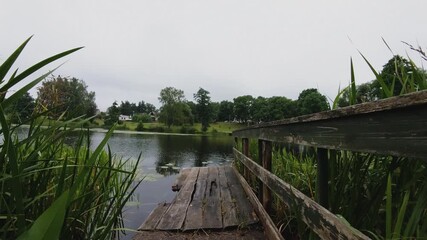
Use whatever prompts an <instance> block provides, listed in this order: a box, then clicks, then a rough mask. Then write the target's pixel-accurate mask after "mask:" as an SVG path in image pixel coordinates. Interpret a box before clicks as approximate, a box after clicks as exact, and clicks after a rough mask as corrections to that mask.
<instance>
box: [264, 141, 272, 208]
mask: <svg viewBox="0 0 427 240" xmlns="http://www.w3.org/2000/svg"><path fill="white" fill-rule="evenodd" d="M271 158H272V143H271V142H270V141H262V167H263V168H265V169H266V170H268V171H269V172H271ZM262 193H263V194H262V205H263V206H264V209H265V210H266V211H267V212H271V203H272V196H271V191H270V188H268V187H267V185H265V184H263V185H262Z"/></svg>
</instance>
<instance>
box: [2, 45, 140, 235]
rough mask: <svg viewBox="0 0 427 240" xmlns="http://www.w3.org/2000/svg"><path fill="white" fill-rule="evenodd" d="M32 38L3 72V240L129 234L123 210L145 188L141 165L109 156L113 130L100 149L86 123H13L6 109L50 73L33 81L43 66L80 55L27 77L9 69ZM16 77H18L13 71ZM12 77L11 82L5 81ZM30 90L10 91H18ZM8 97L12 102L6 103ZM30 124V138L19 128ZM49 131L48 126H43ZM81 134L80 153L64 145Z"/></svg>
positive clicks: (35, 119) (35, 67)
mask: <svg viewBox="0 0 427 240" xmlns="http://www.w3.org/2000/svg"><path fill="white" fill-rule="evenodd" d="M30 39H31V37H30V38H28V39H27V40H26V41H25V42H24V43H23V44H21V46H19V47H18V48H17V49H16V50H15V52H14V53H12V54H11V55H10V56H9V57H8V58H7V59H6V60H5V61H4V62H3V63H1V65H0V126H1V128H0V136H1V137H2V139H1V140H2V141H1V142H0V239H35V240H43V239H48V240H50V239H52V240H54V239H113V238H117V237H118V236H119V234H120V232H123V231H124V230H125V229H124V224H123V217H122V210H123V208H124V207H125V206H126V204H127V202H128V200H129V199H131V197H132V195H133V192H134V191H135V189H136V188H137V187H138V185H139V183H140V181H135V180H136V177H137V173H138V172H137V166H138V162H139V159H140V158H138V159H137V160H136V161H133V162H130V160H123V159H120V158H115V157H113V154H112V153H111V151H110V149H109V148H107V150H104V147H105V146H107V142H108V139H109V137H110V136H111V135H112V133H113V131H114V127H115V126H114V125H113V126H112V128H111V129H110V130H109V131H108V132H107V133H106V135H105V137H104V139H103V140H102V141H101V142H100V144H99V145H98V146H96V148H95V149H94V150H90V149H91V147H90V146H91V144H90V143H91V141H90V138H89V134H87V133H86V131H85V130H84V129H82V128H80V127H79V126H85V125H87V124H88V123H89V121H90V120H91V119H83V118H81V117H78V118H72V119H70V120H67V121H54V122H51V121H50V122H49V123H48V124H47V122H45V121H43V120H42V119H47V117H48V113H49V110H48V109H45V110H43V111H42V112H40V113H38V114H37V116H32V117H30V118H27V119H24V121H21V122H20V123H19V124H17V125H14V124H12V121H11V119H9V118H8V117H9V115H8V113H7V112H6V111H5V109H8V108H11V107H13V106H14V105H15V104H17V102H18V101H19V99H20V98H21V97H22V96H25V94H26V93H27V92H28V90H30V89H31V88H33V87H34V86H36V85H37V84H38V83H39V82H41V81H42V80H44V79H45V78H46V77H48V76H49V75H51V74H52V72H53V71H49V72H47V73H46V74H44V75H41V76H40V77H36V78H35V79H33V80H29V81H28V80H27V79H28V78H30V76H31V75H32V74H33V73H35V72H36V71H38V70H40V69H41V68H43V67H44V66H46V65H48V64H50V63H52V62H55V61H56V60H58V59H61V58H62V57H64V56H67V55H69V54H71V53H73V52H75V51H78V50H79V49H81V48H75V49H72V50H69V51H65V52H63V53H60V54H57V55H54V56H52V57H49V58H46V59H45V60H42V61H40V62H38V63H36V64H35V65H33V66H31V67H29V68H27V69H25V70H24V71H22V72H18V70H15V71H13V70H11V68H12V66H13V64H14V63H15V61H16V60H17V58H18V57H19V56H20V54H21V52H22V51H23V49H24V48H25V46H26V45H27V43H28V42H29V41H30ZM11 71H13V72H11ZM6 77H7V78H6ZM18 83H23V84H24V85H23V86H22V87H20V88H19V89H18V90H14V91H11V90H12V88H13V87H14V86H15V85H16V84H18ZM6 95H7V96H6ZM23 124H26V125H28V132H27V133H26V135H25V137H23V138H18V131H19V127H20V126H21V125H23ZM45 125H48V126H49V127H47V128H46V127H43V126H45ZM74 130H80V134H79V137H78V141H77V143H76V144H75V145H74V146H69V145H67V144H65V142H66V139H67V136H68V135H69V134H72V133H71V131H74Z"/></svg>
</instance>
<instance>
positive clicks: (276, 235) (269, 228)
mask: <svg viewBox="0 0 427 240" xmlns="http://www.w3.org/2000/svg"><path fill="white" fill-rule="evenodd" d="M234 172H235V174H236V176H237V178H238V179H239V181H240V184H241V185H242V187H243V189H244V190H245V192H246V194H247V196H248V199H249V201H250V202H251V203H252V206H254V209H255V211H256V213H257V214H258V217H259V218H260V219H261V223H262V225H263V226H264V231H265V235H266V236H267V239H269V240H275V239H283V240H284V238H283V236H282V234H280V232H279V230H278V229H277V227H276V225H275V224H274V222H273V220H272V219H271V218H270V216H269V215H268V213H267V212H266V210H265V209H264V207H263V206H262V205H261V202H260V201H259V200H258V198H257V196H256V195H255V193H254V192H253V191H252V189H251V187H250V186H249V184H248V183H247V182H246V180H245V178H244V177H242V176H241V175H240V174H239V173H238V172H237V170H236V169H234Z"/></svg>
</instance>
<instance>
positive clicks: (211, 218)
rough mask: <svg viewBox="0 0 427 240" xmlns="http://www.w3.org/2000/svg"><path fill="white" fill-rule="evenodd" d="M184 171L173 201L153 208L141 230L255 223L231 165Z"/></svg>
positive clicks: (234, 225) (222, 227) (212, 227)
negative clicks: (179, 187)
mask: <svg viewBox="0 0 427 240" xmlns="http://www.w3.org/2000/svg"><path fill="white" fill-rule="evenodd" d="M184 174H186V175H187V177H186V180H185V181H184V184H183V186H182V188H181V190H180V191H179V192H178V194H177V195H176V196H175V198H174V199H173V201H172V202H171V203H170V204H161V205H159V206H158V207H157V208H156V209H154V211H153V212H152V213H151V214H150V216H149V217H148V218H147V219H146V221H145V222H144V223H143V224H142V225H141V227H140V230H147V231H148V230H150V231H155V230H162V231H171V230H173V231H176V230H183V231H188V230H199V229H224V228H228V227H237V226H239V227H244V226H249V225H252V224H254V223H258V218H257V216H256V214H255V212H254V210H253V208H252V206H251V204H250V202H249V201H248V199H247V197H246V195H245V192H244V190H243V189H242V187H241V185H240V183H239V181H238V179H237V177H236V175H235V174H234V172H233V170H232V168H231V167H230V166H221V167H200V168H199V167H195V168H191V170H189V171H188V170H187V171H185V173H184ZM178 178H179V176H178ZM180 179H181V180H180V181H182V178H180Z"/></svg>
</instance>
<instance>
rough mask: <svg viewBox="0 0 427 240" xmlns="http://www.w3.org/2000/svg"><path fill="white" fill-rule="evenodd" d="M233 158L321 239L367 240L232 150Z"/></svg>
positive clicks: (307, 198) (298, 192) (274, 176)
mask: <svg viewBox="0 0 427 240" xmlns="http://www.w3.org/2000/svg"><path fill="white" fill-rule="evenodd" d="M234 157H235V159H236V160H239V161H241V162H242V163H243V164H244V165H245V166H246V167H247V168H248V169H249V170H250V171H251V172H252V173H253V174H255V176H257V177H258V178H260V179H261V181H262V182H263V183H264V184H266V185H267V186H268V187H269V188H270V189H271V190H272V191H273V192H275V193H276V194H277V196H278V197H279V198H280V199H281V200H282V201H284V202H285V203H286V204H288V205H289V206H292V207H293V209H295V210H297V211H299V213H298V215H299V216H301V218H302V220H303V221H304V222H305V223H306V224H307V225H308V226H309V227H310V228H311V229H312V230H313V231H314V232H315V233H317V235H319V237H320V238H322V239H369V238H368V237H367V236H365V235H363V234H362V233H361V232H359V231H358V230H356V229H354V228H352V227H351V226H348V225H347V224H345V223H343V222H341V221H340V220H339V219H338V218H337V217H336V216H335V215H334V214H332V213H331V212H329V211H328V210H326V209H325V208H323V207H322V206H321V205H319V204H318V203H316V202H315V201H313V200H312V199H310V198H309V197H307V196H305V195H304V194H303V193H301V192H300V191H298V190H297V189H296V188H294V187H292V186H291V185H290V184H288V183H286V182H284V181H283V180H282V179H280V178H279V177H277V176H276V175H274V174H272V173H270V172H269V171H267V170H265V169H263V168H262V167H261V166H259V165H258V164H257V163H255V162H254V161H252V160H251V159H250V158H248V157H246V156H244V155H243V154H242V153H241V152H239V151H238V150H237V149H234Z"/></svg>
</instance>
